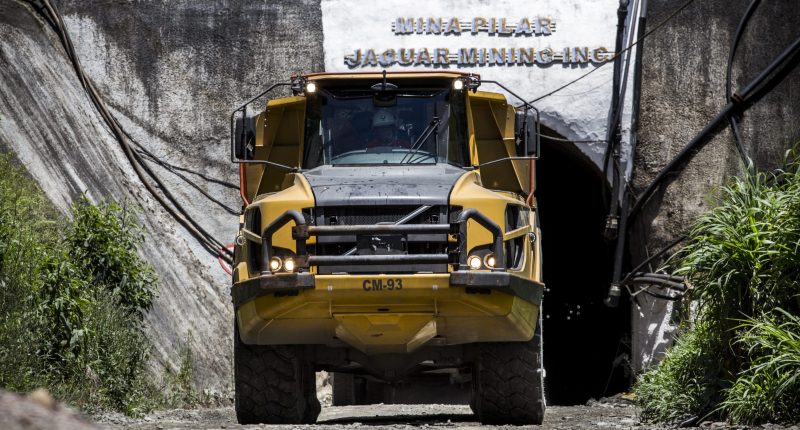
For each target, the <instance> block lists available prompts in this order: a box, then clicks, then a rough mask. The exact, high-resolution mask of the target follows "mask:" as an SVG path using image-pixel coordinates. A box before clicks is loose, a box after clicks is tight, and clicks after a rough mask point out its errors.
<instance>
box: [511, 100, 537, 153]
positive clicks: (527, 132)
mask: <svg viewBox="0 0 800 430" xmlns="http://www.w3.org/2000/svg"><path fill="white" fill-rule="evenodd" d="M538 128H539V127H538V124H537V122H536V116H535V115H534V113H533V111H530V110H528V111H527V112H526V111H522V112H517V113H516V115H515V117H514V131H515V135H516V138H517V156H520V157H528V156H533V157H538V156H539V134H538V133H537V130H538Z"/></svg>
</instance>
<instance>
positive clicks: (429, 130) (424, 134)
mask: <svg viewBox="0 0 800 430" xmlns="http://www.w3.org/2000/svg"><path fill="white" fill-rule="evenodd" d="M440 121H441V120H440V119H439V117H438V116H434V117H433V119H432V120H431V123H430V124H428V126H427V127H425V130H423V131H422V134H421V135H420V136H419V137H418V138H417V140H416V141H415V142H414V144H413V145H411V149H410V150H409V151H408V153H407V154H406V155H404V156H403V158H402V159H400V164H403V163H404V162H405V161H406V158H407V157H411V156H413V155H414V154H416V153H417V152H418V151H419V149H420V147H422V143H423V142H425V141H426V140H428V138H429V137H431V134H432V133H433V132H434V131H436V129H437V128H439V122H440ZM410 161H411V160H409V162H410Z"/></svg>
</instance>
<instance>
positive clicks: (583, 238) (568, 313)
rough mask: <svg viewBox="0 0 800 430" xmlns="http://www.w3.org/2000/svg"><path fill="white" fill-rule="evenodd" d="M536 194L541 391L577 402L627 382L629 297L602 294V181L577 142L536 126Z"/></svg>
mask: <svg viewBox="0 0 800 430" xmlns="http://www.w3.org/2000/svg"><path fill="white" fill-rule="evenodd" d="M541 133H542V135H543V136H552V137H554V138H555V139H548V138H546V137H542V139H541V154H540V155H541V156H540V159H539V160H538V161H537V165H536V176H537V190H536V198H537V204H538V207H539V219H540V223H541V228H542V238H541V240H542V254H543V260H542V261H543V280H544V282H545V285H546V290H545V295H544V302H543V308H542V309H543V318H544V319H543V341H544V364H545V370H546V372H547V373H546V378H545V393H546V396H547V400H548V402H549V403H550V404H556V405H574V404H583V403H585V402H586V401H587V400H589V399H590V398H595V399H598V398H601V397H604V396H610V395H613V394H616V393H619V392H621V391H624V390H626V389H627V388H629V386H630V382H631V374H630V364H629V360H630V359H629V357H630V333H631V316H630V305H629V302H628V301H626V299H624V300H623V301H622V302H621V303H620V305H619V306H618V307H617V308H608V307H606V306H605V305H604V304H603V299H604V298H605V296H606V292H607V291H608V285H609V283H610V282H611V277H612V271H613V252H614V242H613V241H608V240H606V239H605V238H604V235H603V230H604V227H605V219H606V215H607V204H608V203H607V200H606V197H605V196H606V195H607V194H608V192H609V191H608V188H609V184H608V182H607V181H606V180H605V179H604V178H603V175H602V172H601V170H600V169H599V168H598V166H597V164H595V163H594V162H593V161H592V160H591V159H589V157H588V156H587V155H586V154H584V153H583V151H581V149H580V148H578V147H577V146H576V145H578V144H576V143H572V142H570V141H568V140H567V139H565V138H564V137H563V136H562V135H560V134H559V133H557V132H556V131H554V130H553V129H550V128H549V127H546V126H542V129H541Z"/></svg>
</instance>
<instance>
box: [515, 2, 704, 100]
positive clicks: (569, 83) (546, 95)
mask: <svg viewBox="0 0 800 430" xmlns="http://www.w3.org/2000/svg"><path fill="white" fill-rule="evenodd" d="M693 1H694V0H687V1H686V2H685V3H684V4H682V5H681V6H680V7H679V8H678V9H676V10H675V11H674V12H672V13H671V14H670V15H669V16H667V17H666V18H665V19H664V20H663V21H661V22H660V23H658V25H656V26H655V27H653V28H652V29H651V30H649V31H648V32H647V33H645V34H644V35H643V36H642V37H640V38H639V39H637V40H636V42H633V43H632V44H631V45H629V46H628V47H627V48H625V49H623V50H622V51H620V52H615V53H614V56H613V57H611V58H610V59H609V60H607V61H606V62H604V63H601V64H600V65H598V66H597V67H595V68H594V69H592V70H589V71H588V72H586V73H584V74H583V75H581V76H578V77H577V78H575V79H573V80H571V81H569V82H567V83H566V84H564V85H562V86H560V87H558V88H556V89H555V90H553V91H550V92H549V93H547V94H544V95H542V96H539V97H537V98H535V99H533V100H531V101H529V102H528V103H535V102H537V101H539V100H541V99H543V98H545V97H550V96H552V95H553V94H555V93H557V92H559V91H561V90H563V89H564V88H567V87H568V86H570V85H572V84H574V83H576V82H578V81H580V80H581V79H583V78H585V77H587V76H589V75H591V74H592V73H594V72H596V71H597V70H599V69H600V68H601V67H603V66H605V65H606V64H608V63H610V62H612V60H614V59H615V58H616V57H617V56H619V55H622V54H623V53H625V52H627V51H629V50H631V49H632V48H633V47H634V46H636V45H638V44H639V43H640V42H641V41H643V40H644V39H645V38H646V37H647V36H649V35H651V34H652V33H653V32H654V31H656V30H658V29H659V28H661V27H662V26H663V25H664V24H666V23H667V22H669V21H670V20H671V19H672V18H674V17H675V16H676V15H677V14H678V13H680V12H681V11H682V10H683V9H685V8H686V6H689V5H690V4H691V3H692V2H693Z"/></svg>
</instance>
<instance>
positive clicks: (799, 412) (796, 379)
mask: <svg viewBox="0 0 800 430" xmlns="http://www.w3.org/2000/svg"><path fill="white" fill-rule="evenodd" d="M742 327H743V328H744V329H745V331H744V332H743V333H742V334H741V336H740V337H739V339H738V340H737V342H739V343H740V344H741V345H742V346H744V347H745V350H746V352H747V355H748V357H750V358H751V361H750V366H749V367H748V368H746V369H745V370H744V371H742V372H741V374H740V375H739V376H738V378H737V379H736V382H735V383H734V384H733V387H731V388H730V389H729V390H727V392H726V393H725V401H724V402H723V405H722V406H723V408H724V410H725V411H727V412H728V413H729V414H730V417H731V419H732V420H733V421H736V422H741V423H745V424H755V423H759V422H766V421H773V422H780V423H797V422H800V408H798V405H800V317H798V316H796V315H792V314H790V313H788V312H786V311H784V310H783V309H777V310H776V312H775V313H773V314H772V315H770V316H769V317H765V318H764V319H762V320H748V321H746V322H745V323H744V324H743V325H742Z"/></svg>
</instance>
